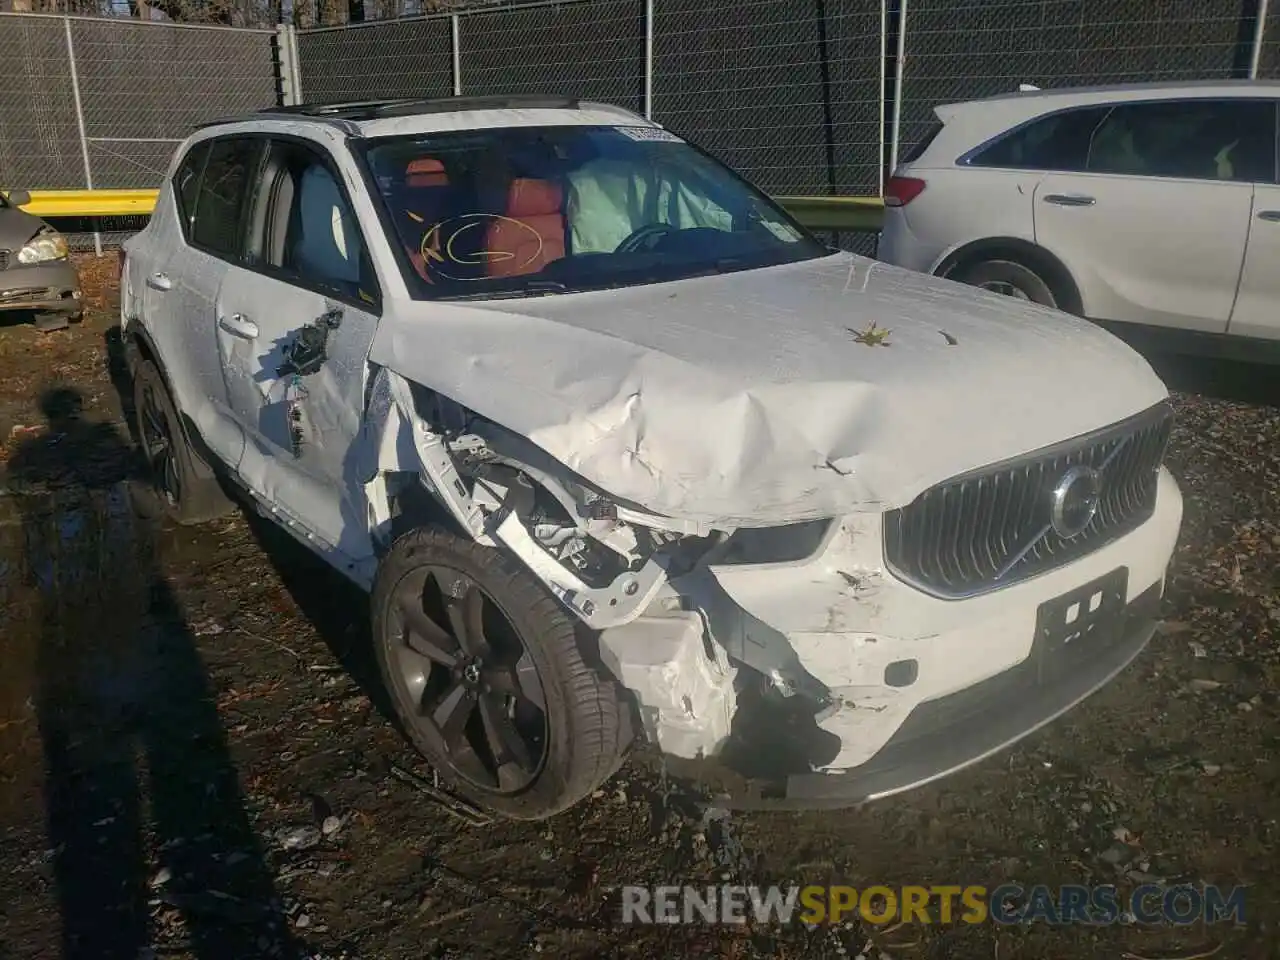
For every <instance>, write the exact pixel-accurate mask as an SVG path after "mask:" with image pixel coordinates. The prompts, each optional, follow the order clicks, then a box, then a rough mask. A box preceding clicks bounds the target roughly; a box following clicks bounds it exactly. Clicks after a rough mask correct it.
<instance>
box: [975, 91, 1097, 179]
mask: <svg viewBox="0 0 1280 960" xmlns="http://www.w3.org/2000/svg"><path fill="white" fill-rule="evenodd" d="M1110 111H1111V108H1110V107H1085V108H1083V109H1080V110H1064V111H1062V112H1061V113H1054V114H1050V115H1049V116H1047V117H1042V118H1041V119H1039V120H1033V121H1032V122H1031V123H1028V124H1025V125H1024V126H1021V127H1017V128H1015V129H1014V130H1012V131H1011V132H1010V133H1008V134H1006V135H1005V136H1003V137H1001V138H1000V139H999V140H997V141H996V142H995V143H993V144H990V145H989V146H987V147H985V148H984V149H983V150H982V151H981V152H979V153H976V154H974V155H973V157H972V158H971V159H970V160H969V164H970V165H971V166H975V167H1012V168H1014V169H1017V170H1059V171H1063V172H1079V171H1083V170H1085V169H1086V164H1087V163H1088V160H1089V143H1090V141H1091V139H1092V137H1093V134H1094V131H1095V130H1097V129H1098V126H1099V125H1100V124H1101V123H1102V122H1103V120H1104V119H1106V116H1107V114H1108V113H1109V112H1110Z"/></svg>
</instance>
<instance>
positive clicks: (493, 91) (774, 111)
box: [298, 0, 884, 194]
mask: <svg viewBox="0 0 1280 960" xmlns="http://www.w3.org/2000/svg"><path fill="white" fill-rule="evenodd" d="M650 9H651V10H652V21H650V19H649V12H650ZM883 11H884V4H883V2H882V0H653V2H652V4H651V5H650V4H647V3H646V2H645V0H568V2H557V3H531V4H520V5H507V6H503V7H500V8H497V9H492V8H486V9H482V10H468V11H462V12H458V13H454V14H450V15H444V16H438V17H427V18H423V19H418V20H400V21H392V22H375V23H369V24H362V25H359V26H351V27H340V28H328V27H322V28H317V29H310V30H301V31H299V33H298V57H299V70H300V75H301V76H300V81H301V82H300V86H301V88H302V96H303V98H304V99H305V100H309V101H316V102H320V101H325V100H343V99H353V100H354V99H366V98H376V97H403V96H443V95H448V94H449V93H451V92H455V91H456V92H459V93H462V94H465V95H472V94H474V95H497V94H519V93H554V94H565V95H568V96H576V97H580V98H583V99H593V100H604V101H608V102H611V103H616V104H619V105H620V106H624V107H629V108H630V109H632V110H635V111H637V112H648V113H650V115H652V116H653V117H654V119H656V120H658V121H659V122H661V123H663V124H665V125H667V126H669V127H671V128H672V129H673V130H676V131H678V132H680V133H682V134H683V135H685V136H687V137H688V138H689V139H691V140H694V141H696V142H698V143H699V144H701V145H702V146H704V147H706V148H707V149H709V150H710V151H711V152H713V153H715V154H716V155H718V156H719V157H721V158H722V159H724V160H726V161H728V162H729V163H731V164H733V165H734V166H735V167H736V168H737V169H739V170H741V171H742V172H743V173H744V174H745V175H746V176H747V177H749V178H751V179H752V180H754V181H755V182H756V183H758V184H759V185H760V186H762V187H764V188H765V189H767V190H770V191H772V192H774V193H779V194H797V193H798V194H815V193H816V194H831V193H850V192H852V193H864V194H865V193H875V192H877V191H878V189H879V185H880V180H879V177H880V155H881V152H882V142H883V141H882V132H883V123H882V116H883V114H882V110H883V97H882V69H881V68H882V63H883V57H882V44H883V29H882V24H883V20H884V12H883Z"/></svg>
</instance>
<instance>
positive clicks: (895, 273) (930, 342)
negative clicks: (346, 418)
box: [371, 254, 1167, 526]
mask: <svg viewBox="0 0 1280 960" xmlns="http://www.w3.org/2000/svg"><path fill="white" fill-rule="evenodd" d="M870 263H871V261H867V260H865V259H863V258H858V257H855V256H853V255H852V254H839V255H833V256H830V257H823V258H820V259H817V260H811V261H805V262H801V263H796V264H788V265H783V266H778V267H771V268H766V269H761V270H752V271H743V272H737V273H729V274H724V275H719V276H711V277H699V278H693V279H689V280H685V281H680V282H676V283H665V284H650V285H645V286H637V287H629V288H624V289H618V290H608V291H599V292H591V293H580V294H559V295H555V296H546V297H534V298H522V299H507V300H495V301H484V302H468V303H447V302H445V303H412V304H404V303H399V302H397V303H395V304H393V305H392V306H391V309H390V310H389V311H388V313H387V315H386V316H384V318H383V321H382V323H381V324H380V326H379V330H378V335H377V337H376V339H375V341H374V344H373V349H372V351H371V359H372V360H373V361H374V362H375V363H378V364H382V365H385V366H387V367H389V368H391V369H393V370H395V371H396V372H398V373H400V374H402V375H403V376H405V377H407V378H409V379H411V380H415V381H417V382H418V383H420V384H422V385H423V386H426V387H429V388H431V389H434V390H437V391H439V392H441V393H443V394H445V395H447V396H449V397H451V398H452V399H454V400H456V401H457V402H459V403H461V404H463V405H465V406H467V407H470V408H471V409H472V410H474V411H476V412H477V413H479V414H481V415H482V416H485V417H488V418H490V419H492V420H493V421H495V422H497V423H499V424H501V425H502V426H504V427H506V428H507V429H509V430H512V431H514V432H516V433H519V434H522V435H523V436H525V437H527V438H528V439H529V440H530V441H532V442H533V443H535V444H537V445H538V446H539V447H541V448H542V449H543V450H545V451H546V452H547V453H548V454H550V455H551V456H553V457H555V458H556V459H557V460H559V461H560V462H562V463H563V464H564V465H565V466H567V467H568V468H570V469H571V470H573V471H575V472H576V473H578V474H579V475H581V476H582V477H584V478H585V479H587V480H589V481H590V482H592V483H594V484H596V485H598V486H599V487H601V488H602V489H604V490H607V491H609V492H610V493H612V494H613V495H615V496H617V497H619V498H622V499H625V500H627V501H630V502H632V503H636V504H640V505H643V506H644V507H645V508H646V509H648V510H651V511H653V512H655V513H659V514H664V515H666V516H670V517H675V518H680V519H684V520H693V521H699V522H706V523H719V524H723V525H726V526H745V525H768V524H775V523H788V522H798V521H802V520H808V519H816V518H820V517H829V516H838V515H842V514H846V513H849V512H853V511H856V510H865V509H885V508H889V507H893V506H897V505H901V504H903V503H906V502H909V501H910V500H912V499H913V498H914V497H915V496H916V495H918V494H919V493H920V492H921V491H923V490H924V489H927V488H928V487H929V486H931V485H932V484H934V483H937V482H939V481H941V480H944V479H947V478H949V477H951V476H954V475H956V474H958V473H962V472H965V471H967V470H970V469H973V468H975V467H979V466H982V465H985V464H988V463H993V462H997V461H1000V460H1003V459H1006V458H1009V457H1012V456H1016V455H1018V454H1021V453H1025V452H1028V451H1030V450H1033V449H1036V448H1038V447H1041V446H1045V445H1047V444H1050V443H1054V442H1057V441H1059V440H1063V439H1067V438H1069V437H1072V436H1077V435H1079V434H1082V433H1086V432H1088V431H1090V430H1092V429H1095V428H1097V427H1100V426H1103V425H1105V424H1108V423H1112V422H1115V421H1117V420H1119V419H1122V418H1124V417H1126V416H1128V415H1130V414H1133V413H1135V412H1137V411H1139V410H1141V409H1145V408H1146V407H1149V406H1151V405H1152V404H1154V403H1156V402H1158V401H1160V400H1161V399H1163V398H1164V397H1165V396H1166V395H1167V391H1166V390H1165V388H1164V385H1163V384H1162V383H1161V382H1160V380H1159V379H1158V378H1157V377H1156V376H1155V374H1154V373H1153V372H1152V371H1151V369H1150V367H1149V366H1148V365H1147V364H1146V362H1145V361H1144V360H1142V358H1141V357H1139V356H1138V355H1137V354H1136V353H1134V352H1133V351H1132V350H1130V349H1129V348H1128V347H1126V346H1124V345H1123V344H1122V343H1121V342H1120V341H1119V340H1117V339H1116V338H1114V337H1112V336H1111V335H1110V334H1107V333H1105V332H1103V331H1101V330H1100V329H1098V328H1096V327H1094V326H1093V325H1092V324H1089V323H1087V322H1085V321H1082V320H1078V319H1076V318H1073V317H1070V316H1067V315H1066V314H1062V313H1059V312H1057V311H1053V310H1048V309H1046V308H1042V307H1038V306H1036V305H1034V304H1027V303H1022V302H1018V301H1014V300H1012V299H1011V298H1008V297H1001V296H999V295H996V294H989V293H985V292H982V291H976V290H973V289H971V288H968V287H962V286H960V285H959V284H954V283H951V282H949V281H945V280H940V279H937V278H933V277H927V276H924V275H920V274H914V273H909V272H908V271H905V270H900V269H898V268H895V267H890V266H888V265H884V264H880V265H878V266H877V269H876V270H875V271H874V272H869V279H868V281H867V283H866V284H865V285H861V286H859V287H853V288H848V285H847V280H848V274H849V271H850V269H853V268H854V267H856V266H858V265H859V264H861V265H863V266H867V265H869V264H870ZM869 320H874V321H875V322H876V323H877V325H878V326H880V327H882V328H886V329H889V330H891V331H892V333H891V335H890V341H889V342H890V345H889V346H888V347H876V348H874V349H872V348H869V347H867V346H864V345H861V344H858V343H856V342H855V341H854V340H853V338H852V337H851V336H850V334H849V333H848V329H849V328H850V327H854V328H860V327H862V326H865V325H866V323H867V322H868V321H869ZM939 328H945V329H947V330H948V331H949V333H951V334H952V335H953V336H954V337H955V338H956V339H957V340H958V344H957V345H954V346H953V345H951V344H949V343H948V342H947V341H946V340H944V338H942V337H940V336H939V335H938V332H937V331H938V330H939Z"/></svg>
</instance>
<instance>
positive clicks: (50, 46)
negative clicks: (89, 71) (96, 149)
mask: <svg viewBox="0 0 1280 960" xmlns="http://www.w3.org/2000/svg"><path fill="white" fill-rule="evenodd" d="M84 186H85V177H84V158H83V156H82V154H81V151H80V132H79V126H78V124H77V122H76V104H75V96H74V94H73V93H72V86H71V61H70V60H69V59H68V57H67V35H66V27H65V26H64V21H63V20H62V19H61V18H58V17H22V16H12V15H0V187H6V188H10V187H13V188H22V189H32V188H37V187H45V188H48V189H84Z"/></svg>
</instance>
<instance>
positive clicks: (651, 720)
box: [600, 611, 737, 760]
mask: <svg viewBox="0 0 1280 960" xmlns="http://www.w3.org/2000/svg"><path fill="white" fill-rule="evenodd" d="M712 650H713V652H715V653H716V654H717V656H718V658H719V659H716V660H712V659H711V658H709V657H708V655H707V645H706V644H705V643H704V641H703V623H702V618H701V617H699V616H698V615H697V614H696V613H690V612H688V611H670V612H667V613H663V614H660V615H654V616H642V617H640V618H639V619H636V620H633V621H631V622H630V623H628V624H627V625H625V626H622V627H616V628H614V629H611V630H605V631H604V632H603V633H602V634H600V656H601V659H602V660H603V661H604V665H605V667H606V668H608V670H609V671H610V673H612V674H613V676H614V677H616V678H617V680H618V682H619V683H621V684H622V685H623V686H624V687H626V688H627V689H628V690H630V691H631V692H632V694H633V695H634V696H635V698H636V700H637V702H638V703H639V706H640V717H641V721H642V722H643V724H644V727H645V732H646V733H647V734H648V735H649V739H650V740H652V741H653V742H654V743H656V744H657V745H658V746H659V748H661V750H662V752H663V753H669V754H671V755H673V756H676V757H684V758H686V759H690V760H693V759H697V758H699V757H709V756H713V755H715V754H716V753H717V752H718V751H719V750H720V748H721V747H722V746H723V745H724V743H725V741H726V740H728V738H729V730H730V726H731V723H732V720H733V714H734V712H735V711H736V710H737V698H736V696H735V693H734V687H733V681H734V677H735V676H736V674H737V671H736V670H735V669H734V668H732V667H730V666H729V661H728V658H727V657H724V655H723V651H720V650H719V648H717V647H715V646H714V645H712Z"/></svg>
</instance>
